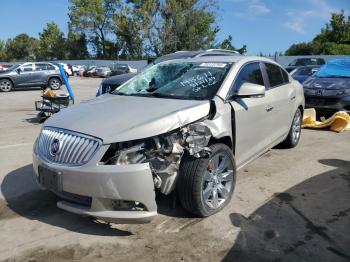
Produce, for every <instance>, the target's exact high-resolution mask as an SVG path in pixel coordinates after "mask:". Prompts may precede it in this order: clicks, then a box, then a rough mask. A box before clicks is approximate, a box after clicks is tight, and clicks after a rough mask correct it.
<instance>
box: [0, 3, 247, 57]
mask: <svg viewBox="0 0 350 262" xmlns="http://www.w3.org/2000/svg"><path fill="white" fill-rule="evenodd" d="M217 11H218V4H217V0H69V11H68V15H69V19H70V21H69V23H68V34H67V38H66V39H65V36H64V34H63V32H61V30H60V29H59V28H58V26H57V25H56V24H55V23H53V22H52V23H48V24H47V26H46V28H44V29H43V31H42V32H41V33H39V39H35V38H33V37H29V36H28V35H26V34H21V35H18V36H17V37H15V38H14V39H9V40H8V41H6V43H5V42H3V41H2V42H0V60H60V59H85V58H88V57H90V54H89V53H92V54H93V55H92V56H93V57H94V58H102V59H119V58H122V59H140V58H143V57H145V56H146V57H147V56H150V55H151V56H154V55H156V56H160V55H164V54H168V53H171V52H175V51H180V50H198V49H207V48H213V47H218V48H225V49H231V50H237V51H238V52H240V53H245V52H246V46H245V45H244V46H243V47H241V48H235V47H234V46H233V44H232V36H228V38H227V39H224V41H223V42H221V43H219V44H218V45H217V46H216V45H215V39H216V35H217V33H218V31H219V27H218V26H217V24H216V17H217Z"/></svg>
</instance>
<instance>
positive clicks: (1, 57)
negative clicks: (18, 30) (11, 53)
mask: <svg viewBox="0 0 350 262" xmlns="http://www.w3.org/2000/svg"><path fill="white" fill-rule="evenodd" d="M5 60H6V56H5V41H2V40H0V61H5Z"/></svg>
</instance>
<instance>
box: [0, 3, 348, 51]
mask: <svg viewBox="0 0 350 262" xmlns="http://www.w3.org/2000/svg"><path fill="white" fill-rule="evenodd" d="M218 3H219V11H218V16H217V24H218V26H219V27H220V32H219V33H218V37H217V40H218V41H220V40H222V39H224V38H225V37H226V36H228V35H232V37H233V44H234V46H236V47H241V46H242V45H243V44H246V45H247V49H248V54H250V55H255V54H259V53H260V52H263V53H264V54H269V53H270V54H273V53H274V52H284V51H285V50H286V49H288V47H289V46H290V45H291V44H293V43H297V42H307V41H310V40H312V39H313V38H314V36H315V35H316V34H318V33H319V32H320V30H321V28H322V27H323V26H324V25H325V23H327V22H328V21H329V20H330V13H331V12H339V11H340V10H341V9H344V10H345V12H346V14H347V15H349V14H350V0H218ZM1 9H2V10H7V12H2V13H1V17H2V19H1V21H2V22H1V23H0V39H2V40H5V39H8V38H13V37H15V36H16V35H18V34H20V33H27V34H29V35H30V36H34V37H38V33H39V32H40V31H42V29H43V28H44V27H45V25H46V23H48V22H51V21H53V22H55V23H57V24H58V25H59V27H60V28H61V30H62V31H63V32H65V33H66V32H67V22H68V15H67V13H68V0H11V1H7V0H2V1H1ZM10 10H14V11H10Z"/></svg>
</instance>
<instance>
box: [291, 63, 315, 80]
mask: <svg viewBox="0 0 350 262" xmlns="http://www.w3.org/2000/svg"><path fill="white" fill-rule="evenodd" d="M319 69H320V66H301V67H298V68H295V69H294V70H293V71H292V72H290V75H291V76H292V77H293V78H294V79H295V80H298V81H299V83H301V84H302V83H303V82H304V81H305V80H306V79H307V78H309V77H310V76H312V75H313V74H314V73H316V72H317V71H318V70H319Z"/></svg>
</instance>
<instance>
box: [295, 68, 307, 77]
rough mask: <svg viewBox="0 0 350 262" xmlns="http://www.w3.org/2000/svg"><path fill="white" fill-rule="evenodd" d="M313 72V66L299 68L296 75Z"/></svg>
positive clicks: (305, 74)
mask: <svg viewBox="0 0 350 262" xmlns="http://www.w3.org/2000/svg"><path fill="white" fill-rule="evenodd" d="M310 74H311V68H305V67H304V68H298V69H297V70H296V71H295V73H294V75H297V76H308V75H310Z"/></svg>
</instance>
